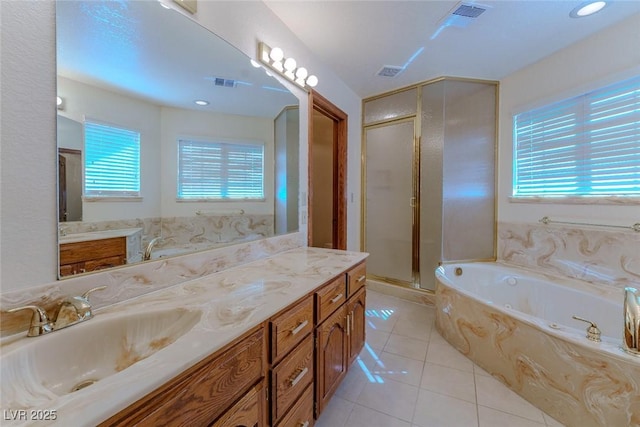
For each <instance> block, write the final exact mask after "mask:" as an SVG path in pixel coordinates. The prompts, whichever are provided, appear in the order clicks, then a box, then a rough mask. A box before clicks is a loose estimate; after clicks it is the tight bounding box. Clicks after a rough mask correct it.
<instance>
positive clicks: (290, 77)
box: [284, 70, 296, 80]
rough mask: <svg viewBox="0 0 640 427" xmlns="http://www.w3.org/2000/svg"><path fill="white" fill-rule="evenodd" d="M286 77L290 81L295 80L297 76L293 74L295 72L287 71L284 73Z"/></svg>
mask: <svg viewBox="0 0 640 427" xmlns="http://www.w3.org/2000/svg"><path fill="white" fill-rule="evenodd" d="M284 76H285V77H286V78H288V79H289V80H295V79H296V76H295V75H294V74H293V71H290V70H287V71H285V72H284Z"/></svg>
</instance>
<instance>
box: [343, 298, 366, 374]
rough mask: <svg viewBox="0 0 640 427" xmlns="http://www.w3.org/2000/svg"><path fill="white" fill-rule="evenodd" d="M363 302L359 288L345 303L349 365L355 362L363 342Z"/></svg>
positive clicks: (364, 299)
mask: <svg viewBox="0 0 640 427" xmlns="http://www.w3.org/2000/svg"><path fill="white" fill-rule="evenodd" d="M365 301H366V294H365V290H364V288H361V289H360V290H359V291H358V293H356V294H355V295H354V296H353V297H351V299H349V302H348V303H347V316H348V318H349V321H348V322H347V324H348V326H349V365H351V364H352V363H353V361H354V360H356V357H358V354H360V350H362V347H364V341H365V323H364V322H365Z"/></svg>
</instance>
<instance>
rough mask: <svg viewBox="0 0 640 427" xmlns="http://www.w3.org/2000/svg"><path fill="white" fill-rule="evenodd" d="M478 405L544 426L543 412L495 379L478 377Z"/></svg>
mask: <svg viewBox="0 0 640 427" xmlns="http://www.w3.org/2000/svg"><path fill="white" fill-rule="evenodd" d="M475 377H476V395H477V398H478V405H482V406H487V407H489V408H493V409H497V410H499V411H502V412H507V413H509V414H513V415H517V416H519V417H523V418H527V419H529V420H532V421H535V422H537V423H541V424H544V417H543V416H542V411H541V410H540V409H538V408H536V407H535V406H533V405H532V404H531V403H529V402H527V401H526V400H524V399H523V398H522V397H520V396H519V395H518V394H517V393H515V392H514V391H512V390H510V389H509V388H507V387H506V386H505V385H504V384H502V383H501V382H500V381H498V380H496V379H495V378H493V377H486V376H482V375H476V376H475Z"/></svg>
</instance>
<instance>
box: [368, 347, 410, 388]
mask: <svg viewBox="0 0 640 427" xmlns="http://www.w3.org/2000/svg"><path fill="white" fill-rule="evenodd" d="M422 366H423V362H422V361H420V360H415V359H409V358H407V357H402V356H398V355H397V354H393V353H387V352H383V353H381V354H380V358H379V359H378V360H377V361H376V362H375V363H374V364H373V366H371V367H370V368H371V373H372V375H373V376H374V377H380V378H383V379H384V380H387V379H389V380H394V381H399V382H401V383H405V384H409V385H414V386H417V385H419V384H420V378H421V376H422Z"/></svg>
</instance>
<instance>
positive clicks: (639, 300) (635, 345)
mask: <svg viewBox="0 0 640 427" xmlns="http://www.w3.org/2000/svg"><path fill="white" fill-rule="evenodd" d="M623 314H624V336H623V343H622V349H623V350H624V351H626V352H627V353H631V354H637V355H640V291H638V289H636V288H630V287H629V288H624V304H623Z"/></svg>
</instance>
